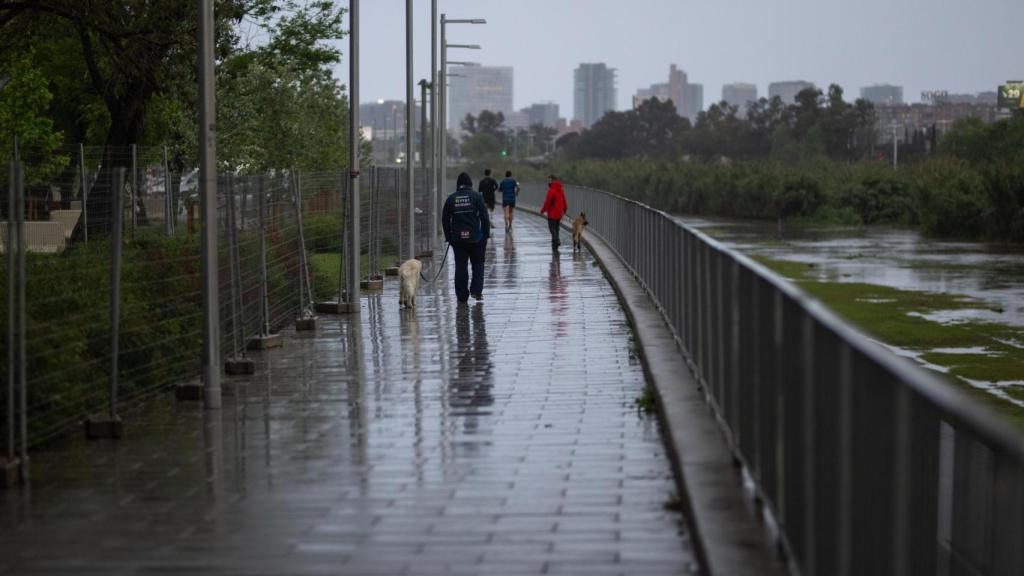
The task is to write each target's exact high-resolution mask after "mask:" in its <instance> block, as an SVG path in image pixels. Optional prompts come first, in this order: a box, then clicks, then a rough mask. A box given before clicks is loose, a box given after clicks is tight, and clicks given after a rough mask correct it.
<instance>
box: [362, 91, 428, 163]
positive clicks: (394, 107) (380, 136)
mask: <svg viewBox="0 0 1024 576" xmlns="http://www.w3.org/2000/svg"><path fill="white" fill-rule="evenodd" d="M419 109H420V107H419V104H417V105H416V108H415V109H414V111H413V115H412V121H413V126H414V127H415V129H416V130H419V128H420V113H419ZM359 122H360V124H362V126H363V134H364V135H365V137H366V139H367V140H369V141H370V142H371V143H372V144H373V158H374V161H375V162H377V163H378V164H390V163H392V162H394V161H395V159H396V158H398V157H399V156H401V155H402V154H403V152H404V150H405V144H404V141H405V101H404V100H377V101H376V102H363V103H362V104H360V105H359Z"/></svg>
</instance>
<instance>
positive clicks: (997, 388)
mask: <svg viewBox="0 0 1024 576" xmlns="http://www.w3.org/2000/svg"><path fill="white" fill-rule="evenodd" d="M963 380H964V381H965V382H967V383H968V384H970V385H971V386H974V387H975V388H978V389H981V390H984V391H986V392H988V393H989V394H991V395H993V396H996V397H998V398H1000V399H1002V400H1006V401H1007V402H1009V403H1011V404H1014V405H1016V406H1020V407H1021V408H1024V394H1021V392H1020V391H1019V390H1017V391H1016V392H1017V394H1018V395H1017V396H1015V395H1014V394H1011V393H1010V390H1011V389H1014V388H1024V380H1006V381H1002V382H986V381H984V380H971V379H970V378H964V379H963Z"/></svg>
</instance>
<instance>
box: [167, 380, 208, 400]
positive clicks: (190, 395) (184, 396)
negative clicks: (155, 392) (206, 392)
mask: <svg viewBox="0 0 1024 576" xmlns="http://www.w3.org/2000/svg"><path fill="white" fill-rule="evenodd" d="M174 396H175V397H176V398H177V399H178V400H180V401H182V402H199V401H200V400H202V399H203V385H202V384H200V383H199V382H188V383H185V384H179V385H178V386H177V387H176V388H175V389H174Z"/></svg>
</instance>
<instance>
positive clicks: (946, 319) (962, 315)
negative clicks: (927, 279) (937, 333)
mask: <svg viewBox="0 0 1024 576" xmlns="http://www.w3.org/2000/svg"><path fill="white" fill-rule="evenodd" d="M907 316H914V317H916V318H923V319H925V320H929V321H931V322H936V323H939V324H942V325H944V326H950V325H954V324H966V323H968V322H992V323H999V322H1000V321H1001V320H1002V319H1003V316H1002V314H1000V313H999V312H996V311H994V310H987V309H984V308H961V309H959V310H935V311H934V312H907Z"/></svg>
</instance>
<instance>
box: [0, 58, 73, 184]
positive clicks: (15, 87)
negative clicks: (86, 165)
mask: <svg viewBox="0 0 1024 576" xmlns="http://www.w3.org/2000/svg"><path fill="white" fill-rule="evenodd" d="M10 56H13V55H5V59H4V60H0V85H2V86H0V138H2V139H3V143H2V144H0V146H3V147H4V148H6V149H8V150H9V149H10V146H11V143H12V141H13V139H14V138H17V139H18V148H19V152H20V154H21V156H22V158H23V159H24V160H25V165H26V166H25V176H26V178H25V179H26V181H27V182H28V183H29V184H35V183H39V182H43V181H45V180H47V179H50V178H52V177H53V176H55V175H56V174H57V173H59V172H60V170H61V168H62V167H63V166H64V165H66V164H67V163H68V157H67V156H66V155H62V154H59V153H58V150H59V148H60V144H61V139H62V134H61V133H60V132H59V131H56V130H54V128H53V121H52V120H51V119H50V118H48V117H47V116H46V115H45V114H46V111H47V108H48V106H49V104H50V101H51V100H52V99H53V95H52V94H51V93H50V91H49V90H48V89H47V87H46V79H45V78H44V77H43V75H42V73H41V72H39V71H38V70H35V69H34V68H33V67H32V64H31V62H30V59H29V58H27V57H13V58H10V59H7V58H8V57H10ZM4 156H5V157H6V154H5V155H4ZM2 164H3V165H2V166H0V177H2V178H3V179H4V182H6V179H7V177H8V173H7V169H8V168H7V162H6V161H4V162H2Z"/></svg>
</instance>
